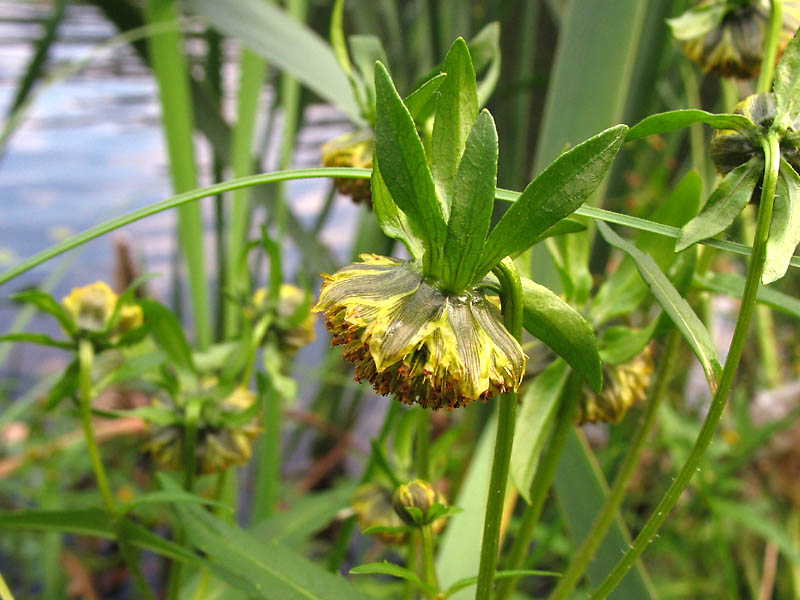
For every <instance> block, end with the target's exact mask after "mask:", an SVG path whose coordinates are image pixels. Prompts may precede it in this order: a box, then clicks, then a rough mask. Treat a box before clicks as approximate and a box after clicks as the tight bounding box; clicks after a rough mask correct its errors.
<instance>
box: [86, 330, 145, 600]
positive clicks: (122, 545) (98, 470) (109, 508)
mask: <svg viewBox="0 0 800 600" xmlns="http://www.w3.org/2000/svg"><path fill="white" fill-rule="evenodd" d="M93 364H94V347H93V346H92V343H91V342H90V341H89V340H86V339H81V340H80V341H79V342H78V389H79V394H80V414H81V424H82V425H83V435H84V437H85V438H86V449H87V451H88V453H89V462H90V463H91V465H92V471H94V477H95V479H96V480H97V487H98V489H99V490H100V495H101V496H102V498H103V504H104V505H105V508H106V512H107V513H108V518H109V520H110V521H111V523H112V524H113V525H114V533H115V535H116V538H117V544H119V550H120V554H121V555H122V558H123V560H124V561H125V564H126V565H127V566H128V570H129V571H130V573H131V577H133V581H134V583H135V584H136V587H137V588H138V590H139V592H140V593H141V594H142V595H143V596H144V597H145V598H147V599H148V600H151V599H152V600H155V596H153V592H152V591H151V590H150V587H149V586H148V585H147V581H146V580H145V578H144V575H143V574H142V571H141V569H140V568H139V564H138V559H137V556H136V552H135V551H134V550H133V548H132V547H131V546H130V545H129V544H128V543H127V541H126V540H125V536H124V535H123V533H122V518H123V517H122V516H121V515H120V513H119V509H118V508H117V503H116V501H115V500H114V493H113V492H112V491H111V485H110V484H109V482H108V476H107V475H106V470H105V468H104V467H103V461H102V460H101V458H100V448H99V447H98V445H97V438H96V436H95V434H94V423H93V422H92V365H93Z"/></svg>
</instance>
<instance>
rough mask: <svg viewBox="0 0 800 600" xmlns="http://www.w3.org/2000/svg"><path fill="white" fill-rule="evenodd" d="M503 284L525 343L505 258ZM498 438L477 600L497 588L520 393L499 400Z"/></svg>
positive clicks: (518, 299) (515, 283) (515, 276)
mask: <svg viewBox="0 0 800 600" xmlns="http://www.w3.org/2000/svg"><path fill="white" fill-rule="evenodd" d="M494 273H495V275H497V278H498V279H499V280H500V285H501V292H500V298H501V301H502V305H503V318H504V319H505V325H506V328H507V329H508V330H509V332H510V333H511V335H513V336H514V337H515V338H516V339H517V340H518V341H520V340H521V339H522V285H521V283H520V279H519V273H517V269H516V267H514V263H513V261H512V260H511V259H510V258H504V259H503V260H502V262H501V263H500V264H499V265H497V267H495V269H494ZM497 404H498V411H499V414H498V418H497V438H496V441H495V446H494V459H493V461H492V475H491V479H490V482H489V495H488V498H487V499H486V517H485V520H484V522H483V542H482V543H481V558H480V567H479V569H478V590H477V592H476V594H475V598H476V599H477V600H488V598H489V597H490V596H491V593H492V587H493V586H494V577H495V568H496V566H497V553H498V547H499V544H500V524H501V522H502V519H503V502H504V500H505V495H506V484H507V483H508V471H509V465H510V462H511V444H512V443H513V441H514V426H515V425H516V417H517V393H516V392H511V393H508V394H502V395H501V396H499V397H498V399H497Z"/></svg>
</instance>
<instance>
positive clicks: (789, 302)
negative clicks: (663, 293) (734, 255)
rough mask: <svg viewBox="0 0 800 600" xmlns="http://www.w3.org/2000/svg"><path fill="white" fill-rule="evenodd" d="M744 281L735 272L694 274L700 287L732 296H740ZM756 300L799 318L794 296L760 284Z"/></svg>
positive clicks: (799, 307) (799, 308)
mask: <svg viewBox="0 0 800 600" xmlns="http://www.w3.org/2000/svg"><path fill="white" fill-rule="evenodd" d="M744 283H745V280H744V277H742V276H741V275H736V274H735V273H714V274H713V275H711V276H708V277H703V276H700V275H696V276H695V284H696V285H698V286H699V287H700V288H702V289H705V290H709V291H712V292H717V293H718V294H727V295H728V296H732V297H734V298H741V297H742V294H744ZM757 300H758V302H760V303H761V304H765V305H766V306H769V307H770V308H773V309H775V310H779V311H781V312H782V313H784V314H787V315H789V316H790V317H794V318H795V319H800V300H798V299H797V298H795V297H794V296H790V295H788V294H784V293H782V292H778V291H777V290H773V289H770V288H767V287H763V286H761V287H759V288H758V296H757Z"/></svg>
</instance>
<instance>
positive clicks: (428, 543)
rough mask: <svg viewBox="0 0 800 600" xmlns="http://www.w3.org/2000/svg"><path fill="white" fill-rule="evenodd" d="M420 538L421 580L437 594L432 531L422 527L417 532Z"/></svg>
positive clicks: (425, 526) (428, 527)
mask: <svg viewBox="0 0 800 600" xmlns="http://www.w3.org/2000/svg"><path fill="white" fill-rule="evenodd" d="M419 533H420V536H421V537H422V580H423V581H424V582H425V583H427V584H428V585H429V586H431V587H432V588H433V589H434V590H436V591H437V592H438V591H439V582H438V581H437V580H436V565H435V563H434V560H433V550H434V548H433V529H432V528H431V526H430V525H423V526H422V527H420V530H419Z"/></svg>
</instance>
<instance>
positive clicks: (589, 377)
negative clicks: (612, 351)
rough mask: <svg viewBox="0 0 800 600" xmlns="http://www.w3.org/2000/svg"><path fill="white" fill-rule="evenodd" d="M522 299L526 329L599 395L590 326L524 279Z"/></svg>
mask: <svg viewBox="0 0 800 600" xmlns="http://www.w3.org/2000/svg"><path fill="white" fill-rule="evenodd" d="M522 297H523V309H522V319H523V325H524V327H525V329H527V330H528V332H529V333H531V334H532V335H534V336H535V337H537V338H539V339H540V340H542V341H543V342H544V343H545V344H547V345H548V346H550V348H552V350H553V351H554V352H556V353H557V354H558V355H560V356H561V357H562V358H563V359H564V360H566V361H567V363H569V365H570V366H571V367H572V368H573V369H575V370H576V371H577V372H578V373H580V374H581V376H582V377H583V378H584V379H585V380H586V383H588V384H589V385H590V386H591V387H592V389H594V390H595V391H597V392H599V391H600V389H601V388H602V387H603V372H602V365H601V364H600V353H599V351H598V346H597V338H596V337H595V335H594V330H592V326H591V325H589V322H588V321H587V320H586V319H584V318H583V317H582V316H581V314H580V313H579V312H578V311H576V310H575V309H574V308H572V307H571V306H570V305H569V304H567V303H566V302H564V301H563V300H562V299H561V298H559V297H558V296H557V295H556V294H554V293H553V292H551V291H550V290H549V289H547V288H546V287H544V286H543V285H539V284H538V283H534V282H533V281H531V280H530V279H527V278H525V277H523V278H522Z"/></svg>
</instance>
